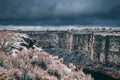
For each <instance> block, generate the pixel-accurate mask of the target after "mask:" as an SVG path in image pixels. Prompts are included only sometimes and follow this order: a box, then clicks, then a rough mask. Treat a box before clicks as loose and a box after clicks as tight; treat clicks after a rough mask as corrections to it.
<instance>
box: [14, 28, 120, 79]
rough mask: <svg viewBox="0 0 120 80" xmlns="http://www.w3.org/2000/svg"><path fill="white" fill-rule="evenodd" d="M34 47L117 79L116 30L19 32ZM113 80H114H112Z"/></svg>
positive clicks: (119, 36) (119, 39)
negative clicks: (28, 38)
mask: <svg viewBox="0 0 120 80" xmlns="http://www.w3.org/2000/svg"><path fill="white" fill-rule="evenodd" d="M15 32H19V33H24V34H27V35H29V37H30V38H32V39H33V40H34V42H35V44H36V46H38V47H42V48H43V49H44V50H45V51H46V52H48V53H49V54H52V55H54V56H59V57H60V58H63V59H64V61H65V62H72V63H74V64H75V65H79V66H82V67H85V68H87V69H89V70H93V71H99V72H101V73H105V74H107V75H110V76H112V77H115V78H120V30H119V29H118V30H117V29H116V30H112V29H82V30H76V29H71V30H61V31H58V30H46V31H32V30H31V31H22V30H18V31H15ZM113 80H114V79H113Z"/></svg>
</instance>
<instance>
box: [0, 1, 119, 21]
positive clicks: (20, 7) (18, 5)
mask: <svg viewBox="0 0 120 80" xmlns="http://www.w3.org/2000/svg"><path fill="white" fill-rule="evenodd" d="M118 5H120V0H0V19H54V18H58V19H59V18H67V17H69V18H71V17H80V16H83V15H84V16H87V15H94V14H104V13H108V12H109V11H110V10H111V9H112V8H114V7H116V6H118Z"/></svg>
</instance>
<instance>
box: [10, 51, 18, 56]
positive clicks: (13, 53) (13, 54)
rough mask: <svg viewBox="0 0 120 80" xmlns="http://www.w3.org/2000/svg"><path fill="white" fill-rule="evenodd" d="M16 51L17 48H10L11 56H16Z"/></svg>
mask: <svg viewBox="0 0 120 80" xmlns="http://www.w3.org/2000/svg"><path fill="white" fill-rule="evenodd" d="M17 52H18V50H17V49H12V50H11V53H12V56H14V57H16V56H17Z"/></svg>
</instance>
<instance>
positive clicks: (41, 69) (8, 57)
mask: <svg viewBox="0 0 120 80" xmlns="http://www.w3.org/2000/svg"><path fill="white" fill-rule="evenodd" d="M3 39H4V40H3ZM33 41H34V40H33V39H31V38H29V37H28V36H26V35H24V34H20V33H14V32H9V31H0V46H1V47H0V80H9V79H10V80H93V79H92V78H91V76H90V75H86V74H84V73H83V72H82V68H80V69H77V70H76V67H75V66H74V65H73V64H72V63H70V64H69V65H65V64H63V59H58V57H57V56H56V57H53V56H52V55H50V54H48V53H46V52H44V51H43V50H42V49H41V48H39V47H37V46H35V43H34V42H33ZM23 44H24V45H23ZM4 49H6V50H4Z"/></svg>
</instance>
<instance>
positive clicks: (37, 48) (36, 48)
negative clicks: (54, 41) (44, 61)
mask: <svg viewBox="0 0 120 80" xmlns="http://www.w3.org/2000/svg"><path fill="white" fill-rule="evenodd" d="M33 47H34V48H35V49H34V50H38V51H42V49H41V48H39V47H37V46H35V45H34V46H33Z"/></svg>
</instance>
